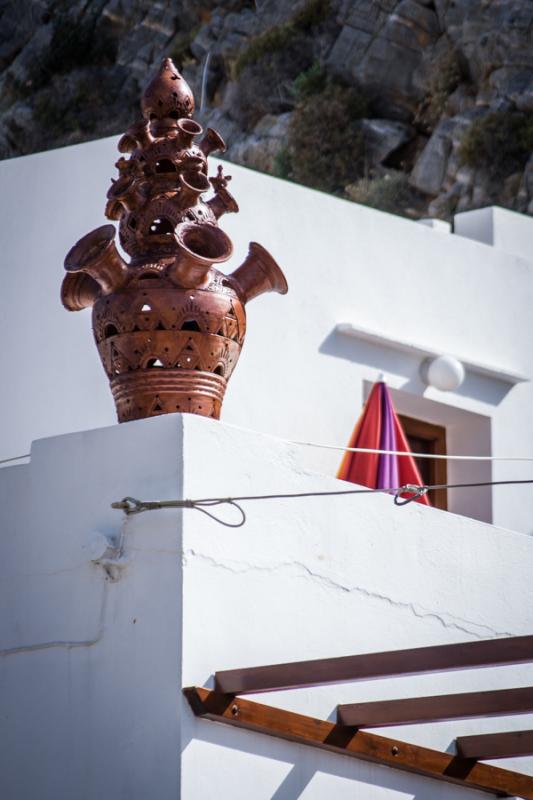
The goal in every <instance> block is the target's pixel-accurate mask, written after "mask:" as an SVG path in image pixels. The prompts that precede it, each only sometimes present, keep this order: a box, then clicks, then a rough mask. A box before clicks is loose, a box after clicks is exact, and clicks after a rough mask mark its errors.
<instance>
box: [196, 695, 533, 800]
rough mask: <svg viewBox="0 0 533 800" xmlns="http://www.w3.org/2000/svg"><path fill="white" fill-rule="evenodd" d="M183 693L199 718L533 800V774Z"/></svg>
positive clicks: (224, 698) (229, 699)
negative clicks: (511, 770) (532, 775)
mask: <svg viewBox="0 0 533 800" xmlns="http://www.w3.org/2000/svg"><path fill="white" fill-rule="evenodd" d="M183 693H184V695H185V697H186V698H187V700H188V701H189V704H190V706H191V708H192V710H193V712H194V713H195V714H196V716H198V717H203V718H205V719H210V720H215V721H217V722H224V723H226V724H228V725H236V726H238V727H240V728H244V729H246V730H252V731H256V732H258V733H265V734H267V735H269V736H275V737H277V738H281V739H286V740H287V741H290V742H297V743H298V744H306V745H310V746H311V747H317V748H320V749H322V750H328V751H331V752H334V753H341V754H343V755H347V756H351V757H352V758H358V759H362V760H364V761H371V762H373V763H377V764H381V765H384V766H389V767H394V768H396V769H400V770H404V771H407V772H413V773H416V774H417V775H424V776H425V777H430V778H435V779H437V780H440V781H447V782H449V783H455V784H459V785H460V786H463V787H468V788H471V789H480V790H482V791H486V792H490V793H492V794H498V795H504V796H505V795H514V796H517V797H521V798H524V800H533V777H531V776H529V775H522V774H520V773H517V772H510V771H509V770H504V769H500V768H499V767H494V766H491V765H489V764H479V763H477V762H476V761H473V760H471V759H463V758H458V757H457V756H453V755H451V754H450V753H441V752H439V751H436V750H429V749H428V748H426V747H418V746H417V745H413V744H407V743H406V742H402V741H398V740H395V739H387V738H385V737H383V736H376V735H375V734H372V733H366V732H365V731H354V730H353V729H350V728H343V727H341V726H339V725H335V724H334V723H332V722H327V721H325V720H321V719H315V718H313V717H307V716H303V715H302V714H295V713H294V712H292V711H284V710H282V709H279V708H272V707H271V706H267V705H263V704H261V703H255V702H252V701H250V700H244V699H242V698H235V697H232V696H228V695H221V694H219V693H218V692H213V691H209V690H208V689H200V688H197V687H190V688H187V689H184V690H183Z"/></svg>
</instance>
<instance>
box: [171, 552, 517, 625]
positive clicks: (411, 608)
mask: <svg viewBox="0 0 533 800" xmlns="http://www.w3.org/2000/svg"><path fill="white" fill-rule="evenodd" d="M189 559H197V560H199V561H202V562H204V563H205V564H207V565H208V566H211V567H215V568H218V569H223V570H227V571H228V572H232V573H233V574H237V575H239V574H244V573H247V572H275V571H279V570H284V569H297V570H300V572H301V573H303V574H304V576H307V577H309V578H311V579H312V580H313V581H315V582H316V583H318V584H322V585H323V586H326V587H327V588H328V589H333V590H335V591H340V592H344V593H347V594H352V593H354V594H360V595H363V596H364V597H368V598H370V599H372V600H378V601H379V602H383V603H386V604H387V605H389V606H393V607H394V608H398V609H400V610H402V611H407V612H409V613H411V614H413V616H415V617H418V618H419V619H432V620H435V621H436V622H438V623H439V624H440V625H442V627H443V628H447V629H453V630H458V631H461V632H462V633H467V634H469V635H470V636H475V637H476V638H477V639H486V638H487V636H489V637H497V636H514V635H516V634H513V633H512V632H511V631H499V630H496V629H495V628H491V627H490V626H488V625H484V624H483V623H479V622H474V620H470V619H464V618H462V617H457V616H455V615H453V614H448V613H446V612H438V611H434V610H432V609H429V608H425V607H424V606H421V605H420V604H416V603H410V602H406V601H402V600H395V599H394V598H393V597H388V596H387V595H385V594H382V593H381V592H376V591H373V590H371V589H367V588H366V587H364V586H346V585H344V584H342V583H339V582H337V581H335V580H333V578H331V577H329V576H327V575H321V574H320V573H317V572H313V570H311V569H310V568H309V567H308V566H307V565H306V564H303V563H302V562H300V561H287V562H283V561H281V562H278V563H275V564H271V565H270V566H261V565H258V564H250V563H247V562H244V561H241V562H237V561H232V562H229V561H226V562H223V561H217V560H216V559H215V558H213V557H212V556H208V555H205V554H203V553H198V552H197V551H195V550H194V549H192V548H191V549H189V550H187V551H185V552H184V554H183V566H187V565H188V560H189ZM300 577H302V575H300Z"/></svg>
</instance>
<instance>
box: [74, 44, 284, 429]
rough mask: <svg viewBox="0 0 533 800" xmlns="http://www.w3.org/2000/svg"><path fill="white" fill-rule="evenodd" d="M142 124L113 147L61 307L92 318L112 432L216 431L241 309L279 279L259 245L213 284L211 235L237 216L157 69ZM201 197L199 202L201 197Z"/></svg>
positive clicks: (173, 72) (217, 237)
mask: <svg viewBox="0 0 533 800" xmlns="http://www.w3.org/2000/svg"><path fill="white" fill-rule="evenodd" d="M141 110H142V116H143V119H142V120H141V121H140V122H137V123H135V124H134V125H132V126H131V127H130V128H129V129H128V131H127V132H126V133H125V134H124V136H122V138H121V140H120V142H119V146H118V147H119V151H120V152H121V153H124V154H126V155H127V157H126V156H122V157H121V158H119V160H118V161H117V164H116V166H117V169H118V172H119V175H118V178H117V179H116V180H114V181H113V182H112V184H111V188H110V189H109V191H108V193H107V198H108V202H107V206H106V216H107V217H108V218H109V219H111V220H116V221H117V222H118V228H119V238H120V244H121V246H122V249H123V250H124V251H125V252H126V253H128V255H129V256H130V257H131V260H130V262H129V263H126V262H125V261H124V259H123V258H122V257H121V255H120V253H119V252H118V250H117V248H116V246H115V242H114V239H115V228H114V226H113V225H103V226H102V227H101V228H97V229H96V230H94V231H92V232H91V233H88V234H87V235H86V236H84V237H83V238H82V239H80V241H79V242H78V243H77V244H76V245H74V247H73V248H72V250H70V252H69V253H68V255H67V257H66V259H65V269H66V270H67V275H66V276H65V279H64V281H63V285H62V289H61V299H62V302H63V305H64V306H65V308H67V309H68V310H69V311H78V310H79V309H82V308H87V307H89V306H92V307H93V332H94V337H95V340H96V344H97V347H98V350H99V353H100V357H101V359H102V362H103V365H104V369H105V371H106V373H107V376H108V378H109V382H110V385H111V391H112V393H113V397H114V399H115V404H116V407H117V415H118V420H119V422H125V421H127V420H132V419H142V418H144V417H151V416H155V415H157V414H169V413H172V412H176V411H182V412H190V413H193V414H201V415H203V416H207V417H214V418H216V419H218V418H219V416H220V408H221V405H222V400H223V398H224V393H225V391H226V385H227V382H228V380H229V378H230V375H231V373H232V372H233V370H234V369H235V365H236V363H237V360H238V358H239V354H240V351H241V347H242V344H243V341H244V334H245V330H246V314H245V310H244V306H245V304H246V303H247V302H248V300H251V299H252V298H254V297H256V296H257V295H259V294H262V293H263V292H279V293H280V294H285V293H286V292H287V282H286V280H285V277H284V275H283V273H282V271H281V270H280V268H279V267H278V265H277V264H276V262H275V261H274V259H273V258H272V256H271V255H270V254H269V253H268V252H267V251H266V250H265V249H264V248H263V247H261V245H259V244H257V243H255V242H252V243H251V244H250V250H249V253H248V256H247V258H246V260H245V261H244V263H243V264H242V265H241V266H240V267H239V268H238V269H237V270H236V271H235V272H234V273H233V274H232V275H224V274H222V273H221V272H219V271H218V269H217V266H218V265H219V264H221V263H222V262H224V261H227V260H228V259H229V258H230V256H231V254H232V251H233V245H232V243H231V240H230V238H229V237H228V236H227V235H226V234H225V233H224V232H223V231H222V230H221V229H220V228H219V227H218V220H219V219H220V217H221V216H222V215H223V214H225V213H228V212H234V211H238V210H239V207H238V205H237V203H236V201H235V199H234V198H233V197H232V195H231V194H230V192H229V191H228V188H227V184H228V181H229V180H230V176H229V175H226V176H225V175H224V174H223V168H222V167H221V166H219V167H218V172H217V175H216V176H215V177H213V178H208V177H207V159H208V156H209V155H210V153H212V152H213V151H217V150H224V149H225V145H224V141H223V139H222V137H221V136H220V135H219V134H218V133H217V132H216V131H214V130H212V129H211V128H208V130H207V132H206V134H205V136H204V137H203V139H201V141H200V142H198V143H196V142H195V138H196V137H197V136H200V135H201V134H202V132H203V131H202V127H201V125H199V124H198V123H197V122H195V120H193V119H191V117H192V114H193V111H194V98H193V95H192V92H191V90H190V88H189V86H188V85H187V83H186V82H185V80H184V79H183V78H182V76H181V75H180V74H179V72H178V71H177V69H176V67H175V66H174V64H173V63H172V61H171V59H169V58H166V59H165V60H164V61H163V63H162V65H161V68H160V70H159V72H158V74H157V75H156V77H155V78H154V80H153V81H152V82H151V83H150V84H149V86H148V88H147V89H146V91H145V93H144V95H143V98H142V101H141ZM208 191H212V197H211V198H210V199H208V200H207V201H206V200H204V195H205V193H206V192H208Z"/></svg>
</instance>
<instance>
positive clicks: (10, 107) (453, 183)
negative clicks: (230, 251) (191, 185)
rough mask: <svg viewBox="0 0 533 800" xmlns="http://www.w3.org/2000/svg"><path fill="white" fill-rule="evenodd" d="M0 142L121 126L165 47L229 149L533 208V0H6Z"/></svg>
mask: <svg viewBox="0 0 533 800" xmlns="http://www.w3.org/2000/svg"><path fill="white" fill-rule="evenodd" d="M0 30H1V34H2V35H1V41H0V109H1V116H0V156H1V157H3V158H9V157H11V156H16V155H21V154H25V153H31V152H34V151H38V150H45V149H48V148H52V147H58V146H61V145H65V144H70V143H74V142H80V141H84V140H87V139H93V138H96V137H100V136H107V135H110V134H115V133H119V132H121V131H123V130H124V129H125V128H126V127H127V126H128V125H129V124H130V123H131V122H132V121H133V120H134V119H135V118H136V117H137V116H138V100H139V95H140V92H141V90H142V87H143V86H144V84H145V83H146V81H147V79H148V77H149V76H150V73H151V72H152V71H153V70H154V68H155V67H156V66H157V65H158V63H159V61H160V59H161V57H162V56H164V55H170V56H171V57H172V58H173V59H174V60H175V61H176V63H177V65H178V66H179V67H180V68H181V70H182V72H183V73H184V75H185V77H186V78H187V80H188V81H189V83H190V84H191V86H192V87H193V89H194V91H195V93H196V97H197V104H198V107H199V114H198V115H197V117H198V118H199V119H200V121H202V122H203V123H204V124H210V125H211V126H213V127H215V128H217V129H218V130H220V132H221V133H222V135H223V136H224V138H226V141H227V142H228V145H229V147H228V152H227V157H228V158H229V159H230V160H231V161H235V162H238V163H240V164H244V165H246V166H249V167H253V168H254V169H258V170H262V171H265V172H270V173H272V174H274V175H278V176H280V177H284V178H288V179H290V180H294V181H297V182H300V183H304V184H307V185H309V186H313V187H315V188H318V189H321V190H324V191H328V192H333V193H335V194H338V195H341V196H345V197H349V198H351V199H353V200H356V201H357V202H362V203H367V204H369V205H372V206H375V207H378V208H382V209H385V210H388V211H393V212H396V213H402V214H407V215H410V216H414V217H416V216H424V215H428V214H429V215H432V216H438V217H443V218H446V217H449V216H450V215H451V214H453V213H454V211H456V210H459V211H461V210H465V209H470V208H478V207H480V206H483V205H487V204H490V203H497V204H499V205H503V206H506V207H508V208H514V209H516V210H519V211H522V212H528V213H532V214H533V156H532V155H531V153H532V151H533V2H531V0H299V1H298V2H291V3H288V2H283V0H255V2H253V1H252V2H249V1H248V0H223V2H210V0H195V1H193V0H168V1H167V2H164V1H163V0H0Z"/></svg>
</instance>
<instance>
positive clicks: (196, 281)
mask: <svg viewBox="0 0 533 800" xmlns="http://www.w3.org/2000/svg"><path fill="white" fill-rule="evenodd" d="M176 240H177V242H178V246H179V255H178V257H177V258H176V261H175V262H174V264H173V265H172V266H171V267H170V268H169V271H168V275H169V277H170V278H171V280H172V281H173V282H174V283H176V284H177V285H178V286H183V287H187V288H190V289H198V288H200V287H201V286H203V285H204V284H205V283H206V282H207V280H208V275H209V271H210V269H211V267H212V266H213V264H220V263H221V262H222V261H227V260H228V258H229V257H230V256H231V254H232V252H233V244H232V243H231V239H230V238H229V236H228V235H227V234H226V233H224V231H223V230H221V229H220V228H216V227H215V226H214V225H208V224H203V223H201V224H198V223H190V222H185V223H183V224H181V225H179V226H178V227H177V228H176Z"/></svg>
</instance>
